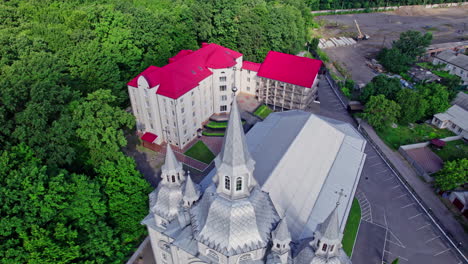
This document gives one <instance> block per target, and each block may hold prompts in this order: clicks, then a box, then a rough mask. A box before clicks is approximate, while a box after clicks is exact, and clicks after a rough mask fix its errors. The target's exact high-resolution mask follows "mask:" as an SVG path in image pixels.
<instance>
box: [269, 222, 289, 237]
mask: <svg viewBox="0 0 468 264" xmlns="http://www.w3.org/2000/svg"><path fill="white" fill-rule="evenodd" d="M272 235H273V238H274V239H277V240H279V241H291V234H290V233H289V230H288V223H287V221H286V218H283V219H281V221H280V222H279V224H278V226H277V227H276V228H275V230H274V231H273V233H272Z"/></svg>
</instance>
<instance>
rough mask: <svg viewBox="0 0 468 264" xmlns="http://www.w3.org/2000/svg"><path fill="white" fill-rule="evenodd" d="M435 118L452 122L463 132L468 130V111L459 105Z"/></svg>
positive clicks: (436, 115)
mask: <svg viewBox="0 0 468 264" xmlns="http://www.w3.org/2000/svg"><path fill="white" fill-rule="evenodd" d="M434 116H435V117H437V118H438V119H440V120H442V121H445V120H450V122H452V123H454V124H456V125H457V126H459V127H461V128H462V129H463V130H468V111H466V110H465V109H463V108H461V107H460V106H458V105H453V106H452V107H450V108H449V109H448V110H447V111H445V113H439V114H435V115H434Z"/></svg>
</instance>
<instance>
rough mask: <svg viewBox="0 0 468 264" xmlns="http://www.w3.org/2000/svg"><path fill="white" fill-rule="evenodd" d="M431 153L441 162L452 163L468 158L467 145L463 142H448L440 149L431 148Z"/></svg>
mask: <svg viewBox="0 0 468 264" xmlns="http://www.w3.org/2000/svg"><path fill="white" fill-rule="evenodd" d="M431 149H432V151H433V152H434V153H435V154H437V156H439V157H440V158H441V159H442V160H443V161H452V160H456V159H461V158H466V157H468V144H466V143H465V142H463V140H461V139H460V140H454V141H449V142H447V143H446V144H445V146H444V147H443V148H442V149H438V148H435V147H433V146H431Z"/></svg>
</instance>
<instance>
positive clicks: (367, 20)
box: [316, 6, 468, 84]
mask: <svg viewBox="0 0 468 264" xmlns="http://www.w3.org/2000/svg"><path fill="white" fill-rule="evenodd" d="M316 19H319V20H323V23H324V24H325V26H324V27H323V28H322V30H321V32H320V34H321V35H322V37H324V38H329V37H340V36H347V37H352V36H356V35H357V30H356V27H355V25H354V20H355V19H356V20H357V21H358V23H359V26H360V27H361V31H362V32H363V34H367V35H369V36H370V39H369V40H365V41H361V42H359V43H358V44H356V45H353V46H345V47H337V48H328V49H325V51H326V52H327V54H328V55H329V57H330V59H331V60H332V61H338V62H340V63H341V64H342V65H344V66H345V67H346V68H347V70H348V72H349V73H350V74H351V76H352V77H353V79H354V80H355V81H356V83H358V84H360V83H363V84H365V83H367V82H369V81H370V80H371V79H372V78H373V77H374V76H375V75H376V74H375V73H374V72H373V71H372V70H371V69H370V68H369V67H367V66H366V64H365V61H366V60H368V59H372V58H375V55H376V54H377V53H378V51H379V50H380V49H381V48H382V47H390V46H391V44H392V41H394V40H396V39H398V38H399V36H400V33H401V32H404V31H407V30H418V31H421V32H423V33H425V32H431V33H432V35H433V40H432V44H437V43H445V42H454V41H461V40H465V39H468V25H467V24H468V6H464V7H455V8H438V9H426V8H422V7H411V8H404V9H399V10H397V11H392V12H384V13H364V14H349V15H329V16H319V17H317V18H316Z"/></svg>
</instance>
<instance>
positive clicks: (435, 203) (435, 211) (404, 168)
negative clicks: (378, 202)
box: [361, 122, 468, 254]
mask: <svg viewBox="0 0 468 264" xmlns="http://www.w3.org/2000/svg"><path fill="white" fill-rule="evenodd" d="M361 128H362V129H364V130H365V131H366V132H367V134H368V135H369V137H370V138H371V139H372V141H373V142H374V143H375V144H376V145H377V146H378V147H379V148H380V150H381V151H382V152H383V153H384V155H385V156H386V157H387V159H388V160H389V161H390V162H391V163H392V164H393V166H394V167H395V168H396V169H397V170H398V171H399V173H400V175H401V176H403V178H404V180H405V181H406V182H407V183H409V185H410V186H411V187H412V188H413V190H414V191H415V192H416V193H417V195H418V196H419V197H420V202H423V203H424V204H425V205H426V207H427V208H428V209H429V210H430V212H431V215H432V216H433V217H434V218H435V219H436V220H437V221H438V222H439V223H441V225H442V228H443V229H444V230H445V232H446V233H447V234H448V235H449V236H450V237H452V238H453V240H454V241H456V242H457V243H462V247H460V250H462V251H464V253H465V254H466V253H467V252H468V248H467V246H468V236H467V235H466V232H465V230H464V229H463V227H462V226H461V225H460V223H458V222H457V221H456V220H455V219H454V217H453V214H452V213H451V212H450V211H449V210H448V209H447V207H445V205H444V204H443V203H442V202H441V201H440V199H439V197H438V196H437V195H436V194H435V193H434V190H433V189H432V187H431V186H430V185H428V184H427V183H425V182H423V180H422V179H420V178H419V176H418V175H417V174H416V172H415V171H414V170H413V169H412V168H411V167H410V165H409V164H408V163H407V162H406V161H405V160H404V159H403V157H402V156H401V155H400V154H399V153H398V152H395V151H393V150H391V149H390V148H389V147H388V146H387V145H385V143H384V142H383V141H382V140H381V139H380V137H379V136H378V135H377V134H376V133H375V131H374V129H373V128H372V127H371V126H369V125H368V124H367V123H365V122H362V123H361Z"/></svg>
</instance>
